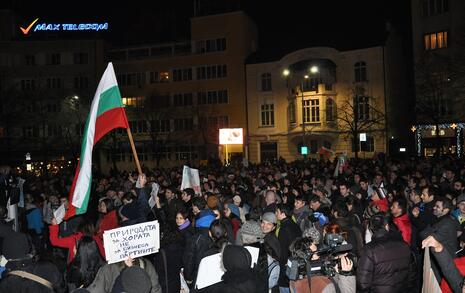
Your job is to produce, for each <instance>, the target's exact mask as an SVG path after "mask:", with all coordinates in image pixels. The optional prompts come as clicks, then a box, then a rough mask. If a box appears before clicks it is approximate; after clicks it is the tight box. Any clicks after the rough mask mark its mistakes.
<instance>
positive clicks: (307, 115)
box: [302, 99, 320, 123]
mask: <svg viewBox="0 0 465 293" xmlns="http://www.w3.org/2000/svg"><path fill="white" fill-rule="evenodd" d="M302 106H303V111H304V117H303V118H304V122H305V123H312V122H320V100H319V99H310V100H304V101H303V102H302Z"/></svg>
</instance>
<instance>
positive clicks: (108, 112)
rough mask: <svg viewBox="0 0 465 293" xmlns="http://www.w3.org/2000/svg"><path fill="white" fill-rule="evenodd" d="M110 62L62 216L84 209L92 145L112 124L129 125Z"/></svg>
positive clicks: (90, 114)
mask: <svg viewBox="0 0 465 293" xmlns="http://www.w3.org/2000/svg"><path fill="white" fill-rule="evenodd" d="M128 127H129V124H128V119H127V117H126V113H125V111H124V105H123V103H122V100H121V94H120V92H119V88H118V83H117V81H116V76H115V71H114V70H113V64H112V63H111V62H110V63H108V66H107V69H106V70H105V72H104V73H103V76H102V79H101V80H100V83H99V85H98V87H97V91H96V92H95V96H94V99H93V101H92V105H91V108H90V113H89V116H88V117H87V121H86V126H85V129H84V136H83V138H82V145H81V157H80V160H79V164H78V166H77V168H76V174H75V175H74V180H73V185H72V186H71V190H70V194H69V199H70V203H71V204H70V205H69V208H68V211H67V213H66V217H65V219H69V218H70V217H72V216H74V215H79V214H83V213H85V212H86V211H87V204H88V203H89V197H90V189H91V183H92V150H93V148H94V145H95V144H96V143H97V142H98V141H99V140H100V139H101V138H102V137H103V136H104V135H105V134H107V133H108V132H110V131H111V130H113V129H115V128H128Z"/></svg>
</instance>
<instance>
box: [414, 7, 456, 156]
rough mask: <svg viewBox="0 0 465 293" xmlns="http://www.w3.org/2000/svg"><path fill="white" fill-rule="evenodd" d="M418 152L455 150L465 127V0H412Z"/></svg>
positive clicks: (450, 151) (426, 154)
mask: <svg viewBox="0 0 465 293" xmlns="http://www.w3.org/2000/svg"><path fill="white" fill-rule="evenodd" d="M411 13H412V33H413V54H414V61H415V70H414V73H415V96H416V107H415V110H416V114H417V119H416V120H417V121H416V124H415V125H414V126H412V129H411V130H412V132H411V136H414V137H415V142H416V149H417V154H418V156H432V155H434V154H436V153H439V154H448V155H456V156H460V155H461V154H462V153H463V128H464V127H465V125H464V122H465V114H464V112H463V109H464V107H465V99H464V97H465V86H464V84H465V74H464V70H463V68H465V53H464V52H465V47H464V46H465V45H464V44H465V43H464V42H465V2H464V1H461V0H413V1H411Z"/></svg>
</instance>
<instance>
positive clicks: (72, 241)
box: [49, 225, 105, 263]
mask: <svg viewBox="0 0 465 293" xmlns="http://www.w3.org/2000/svg"><path fill="white" fill-rule="evenodd" d="M49 229H50V243H51V244H52V245H53V246H57V247H62V248H67V249H68V263H70V262H71V261H72V260H73V259H74V254H75V251H74V250H75V248H77V245H78V242H79V240H80V239H81V237H82V236H83V235H84V234H82V233H81V232H76V233H74V234H72V235H71V236H68V237H61V238H60V237H58V229H59V228H58V225H50V226H49ZM92 238H93V239H94V240H95V243H97V246H98V249H99V251H100V254H101V255H102V257H103V258H104V259H105V249H104V248H103V242H102V239H100V237H98V236H93V237H92Z"/></svg>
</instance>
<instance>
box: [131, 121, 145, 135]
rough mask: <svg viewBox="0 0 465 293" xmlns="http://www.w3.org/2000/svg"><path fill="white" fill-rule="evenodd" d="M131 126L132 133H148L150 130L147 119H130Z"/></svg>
mask: <svg viewBox="0 0 465 293" xmlns="http://www.w3.org/2000/svg"><path fill="white" fill-rule="evenodd" d="M129 127H131V131H132V133H147V130H148V127H147V121H145V120H136V121H129Z"/></svg>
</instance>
